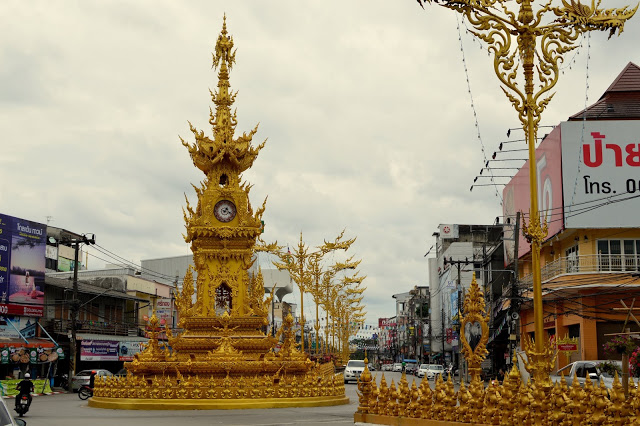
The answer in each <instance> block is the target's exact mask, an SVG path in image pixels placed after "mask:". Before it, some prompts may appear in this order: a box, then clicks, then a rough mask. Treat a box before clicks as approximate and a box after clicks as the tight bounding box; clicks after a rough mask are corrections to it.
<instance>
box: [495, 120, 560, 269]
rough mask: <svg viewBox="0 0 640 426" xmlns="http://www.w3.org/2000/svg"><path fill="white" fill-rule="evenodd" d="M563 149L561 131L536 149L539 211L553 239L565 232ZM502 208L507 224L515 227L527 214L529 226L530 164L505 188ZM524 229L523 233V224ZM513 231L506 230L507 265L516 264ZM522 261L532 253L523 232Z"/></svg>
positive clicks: (555, 130) (549, 136)
mask: <svg viewBox="0 0 640 426" xmlns="http://www.w3.org/2000/svg"><path fill="white" fill-rule="evenodd" d="M561 154H562V146H561V142H560V127H556V128H555V129H553V130H552V131H551V133H549V134H548V135H547V136H546V137H545V138H544V140H543V141H542V142H541V143H540V145H539V146H538V148H536V171H537V175H538V210H539V211H540V217H541V219H542V220H546V222H547V226H548V227H549V232H548V234H547V236H548V237H549V238H550V237H552V236H554V235H555V234H557V233H558V232H560V231H561V230H562V225H563V223H562V216H563V215H562V169H561V167H562V160H561V159H562V155H561ZM502 197H503V202H502V206H503V207H502V208H503V213H504V217H505V219H504V220H505V223H507V222H510V223H511V224H513V225H515V223H516V213H517V212H522V213H524V216H525V217H524V219H526V223H527V224H528V223H529V208H530V205H531V191H530V190H529V162H528V161H527V162H526V163H525V164H524V166H522V168H521V169H520V170H518V173H516V175H515V176H514V177H513V179H511V181H510V182H509V183H508V184H507V185H506V186H505V188H504V191H503V193H502ZM522 219H523V218H522V215H521V222H520V228H521V229H522V224H523V223H524V221H523V220H522ZM513 231H514V228H513V227H505V235H504V237H505V241H504V250H505V264H506V265H508V264H510V263H511V262H512V261H513V260H514V247H515V240H514V238H513ZM518 238H519V239H520V241H519V243H518V257H522V256H524V255H525V254H527V253H529V251H531V244H529V243H528V242H527V240H526V239H525V238H524V236H523V235H522V232H519V235H518Z"/></svg>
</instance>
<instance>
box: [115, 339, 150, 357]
mask: <svg viewBox="0 0 640 426" xmlns="http://www.w3.org/2000/svg"><path fill="white" fill-rule="evenodd" d="M143 348H144V342H120V349H119V350H118V353H119V356H118V360H119V361H133V356H134V355H135V354H137V353H139V352H142V349H143Z"/></svg>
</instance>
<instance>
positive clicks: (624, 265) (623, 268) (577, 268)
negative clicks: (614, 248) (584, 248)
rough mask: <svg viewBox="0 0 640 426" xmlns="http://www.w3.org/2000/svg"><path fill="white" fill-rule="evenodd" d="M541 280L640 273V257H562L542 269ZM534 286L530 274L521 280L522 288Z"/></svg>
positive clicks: (598, 255) (605, 255)
mask: <svg viewBox="0 0 640 426" xmlns="http://www.w3.org/2000/svg"><path fill="white" fill-rule="evenodd" d="M540 272H541V280H542V282H543V283H544V282H545V281H548V280H550V279H553V278H555V277H557V276H560V275H563V274H576V273H602V272H606V273H609V272H617V273H629V272H640V256H639V255H624V254H592V255H584V256H568V257H561V258H559V259H556V260H554V261H553V262H549V263H547V264H545V265H544V266H543V267H542V268H540ZM531 285H533V275H532V274H529V275H526V276H524V277H523V278H522V279H521V280H520V286H525V287H526V286H531Z"/></svg>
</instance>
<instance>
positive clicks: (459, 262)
mask: <svg viewBox="0 0 640 426" xmlns="http://www.w3.org/2000/svg"><path fill="white" fill-rule="evenodd" d="M444 264H445V265H447V264H449V265H456V266H457V268H458V279H457V281H458V284H457V290H458V376H459V377H460V381H462V371H463V370H464V360H463V359H462V351H461V347H460V343H461V342H462V339H461V338H460V336H461V335H462V333H463V332H464V330H462V277H461V276H460V265H468V264H469V259H468V258H465V259H464V260H453V258H451V257H449V259H448V260H447V258H446V257H445V258H444ZM483 278H484V277H483Z"/></svg>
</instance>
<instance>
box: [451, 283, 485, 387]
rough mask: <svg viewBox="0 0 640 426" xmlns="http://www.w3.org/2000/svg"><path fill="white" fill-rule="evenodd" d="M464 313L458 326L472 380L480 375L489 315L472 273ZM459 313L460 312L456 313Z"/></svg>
mask: <svg viewBox="0 0 640 426" xmlns="http://www.w3.org/2000/svg"><path fill="white" fill-rule="evenodd" d="M463 310H464V315H462V323H461V326H460V340H461V342H462V353H463V354H464V357H465V359H466V360H467V363H468V364H469V372H471V378H472V380H473V379H474V378H475V377H479V376H480V370H481V369H480V364H481V363H482V361H483V360H484V358H485V356H486V354H488V353H489V352H488V351H487V348H486V346H487V342H488V340H489V326H488V325H487V323H488V322H489V315H488V314H487V312H486V309H485V302H484V295H483V294H482V291H481V290H480V286H478V282H477V281H476V274H475V272H474V273H473V278H472V279H471V285H470V286H469V291H468V292H467V295H466V296H465V298H464V305H463ZM458 315H460V313H458Z"/></svg>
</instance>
